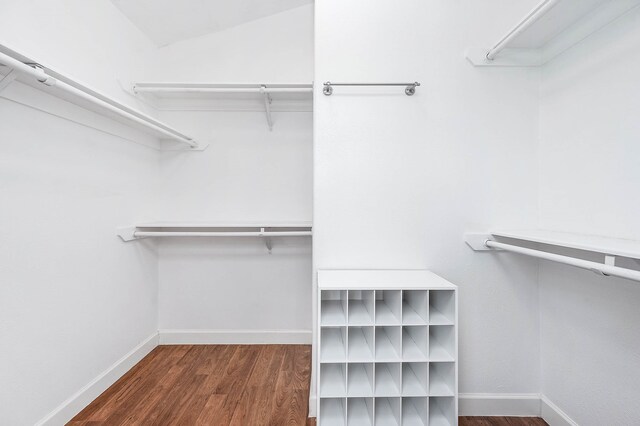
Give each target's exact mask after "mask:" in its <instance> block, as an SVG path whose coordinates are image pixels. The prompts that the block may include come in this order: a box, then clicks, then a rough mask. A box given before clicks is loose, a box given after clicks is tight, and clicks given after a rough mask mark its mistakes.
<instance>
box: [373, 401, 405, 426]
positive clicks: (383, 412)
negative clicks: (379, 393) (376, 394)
mask: <svg viewBox="0 0 640 426" xmlns="http://www.w3.org/2000/svg"><path fill="white" fill-rule="evenodd" d="M375 411H376V417H375V418H376V426H400V416H401V415H400V413H401V412H402V401H401V400H400V398H376V410H375Z"/></svg>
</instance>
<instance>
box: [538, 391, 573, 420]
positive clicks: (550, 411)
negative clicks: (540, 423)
mask: <svg viewBox="0 0 640 426" xmlns="http://www.w3.org/2000/svg"><path fill="white" fill-rule="evenodd" d="M540 405H541V407H540V413H541V414H540V417H542V418H543V419H544V421H545V422H547V423H549V425H550V426H578V423H576V422H574V421H573V420H572V419H571V417H569V416H568V415H567V414H566V413H565V412H564V411H562V410H561V409H560V408H558V406H557V405H555V404H554V403H553V402H551V401H549V399H548V398H547V397H546V396H544V395H540Z"/></svg>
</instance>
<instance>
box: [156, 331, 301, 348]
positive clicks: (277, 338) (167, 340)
mask: <svg viewBox="0 0 640 426" xmlns="http://www.w3.org/2000/svg"><path fill="white" fill-rule="evenodd" d="M159 333H160V344H161V345H222V344H235V345H261V344H281V345H310V344H311V340H312V333H311V330H170V329H169V330H160V331H159Z"/></svg>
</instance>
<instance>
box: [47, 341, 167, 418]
mask: <svg viewBox="0 0 640 426" xmlns="http://www.w3.org/2000/svg"><path fill="white" fill-rule="evenodd" d="M156 346H158V333H153V334H152V335H151V336H149V337H148V338H146V339H145V340H144V341H143V342H142V343H140V344H139V345H138V346H136V347H135V348H133V349H132V350H131V351H130V352H129V353H128V354H126V355H125V356H123V357H122V358H120V359H119V360H118V361H116V362H115V363H114V364H113V365H112V366H111V367H109V368H107V369H106V370H105V371H103V372H102V373H101V374H100V375H99V376H98V377H96V378H95V379H93V380H92V381H91V382H89V383H88V384H87V385H86V386H85V387H83V388H82V389H80V390H79V391H78V392H76V393H75V394H73V395H72V396H71V397H69V398H68V399H67V400H66V401H64V402H63V403H62V404H60V405H59V406H58V407H57V408H56V409H55V410H53V411H52V412H51V413H49V414H47V415H46V416H45V417H44V418H42V419H41V420H40V421H39V422H38V423H36V426H58V425H63V424H66V423H67V422H68V421H69V420H71V419H72V418H73V417H74V416H75V415H76V414H78V413H79V412H80V411H82V409H83V408H85V407H86V406H87V405H89V404H90V403H91V402H92V401H93V400H94V399H96V398H97V397H98V396H99V395H100V394H101V393H102V392H104V391H105V390H107V388H109V386H111V385H112V384H114V383H115V382H116V381H117V380H118V379H119V378H120V377H122V376H123V375H124V374H125V373H126V372H127V371H129V370H130V369H131V368H132V367H133V366H134V365H136V364H137V363H138V362H140V360H142V358H144V357H145V356H147V354H148V353H149V352H151V351H152V350H153V349H154V348H155V347H156Z"/></svg>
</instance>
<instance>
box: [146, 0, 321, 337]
mask: <svg viewBox="0 0 640 426" xmlns="http://www.w3.org/2000/svg"><path fill="white" fill-rule="evenodd" d="M312 37H313V8H312V7H311V6H308V7H301V8H297V9H293V10H291V11H288V12H284V13H281V14H277V15H274V16H271V17H268V18H264V19H261V20H257V21H254V22H250V23H247V24H244V25H241V26H238V27H236V28H232V29H229V30H226V31H221V32H219V33H216V34H211V35H208V36H204V37H200V38H197V39H193V40H189V41H186V42H181V43H176V44H174V45H171V46H168V47H166V48H162V49H159V51H158V56H157V57H156V61H157V63H156V64H157V65H156V66H154V67H151V68H150V71H151V72H152V74H153V75H152V76H150V77H149V79H150V80H152V81H196V82H197V81H205V82H274V81H279V82H307V83H310V82H311V80H312V72H313V69H312V64H313V43H312ZM236 106H237V105H236ZM185 109H186V110H184V111H162V112H161V114H160V116H161V117H162V119H164V120H165V121H167V122H168V123H171V124H173V125H175V126H176V127H179V128H182V129H185V131H188V132H189V133H190V134H193V135H194V137H196V138H197V139H198V140H204V141H206V142H209V143H210V144H211V145H210V146H209V148H208V149H207V150H206V151H204V152H201V153H197V154H196V155H192V154H193V153H175V152H166V153H162V155H161V179H162V182H161V186H162V192H161V197H160V200H159V203H160V207H159V208H158V212H157V214H156V217H155V219H158V220H169V221H196V222H225V223H229V222H234V223H238V222H240V223H247V222H253V223H255V222H301V221H302V222H311V220H312V188H313V187H312V177H313V172H312V164H313V163H312V126H313V121H312V113H311V111H310V108H308V111H307V112H274V113H273V131H269V128H268V126H267V120H266V115H265V112H264V110H263V109H262V107H261V106H260V105H259V104H258V108H256V107H255V106H252V107H250V108H248V109H249V110H248V111H226V112H224V111H211V110H207V109H210V108H206V107H205V108H200V109H202V110H201V111H193V110H190V108H189V107H186V108H185ZM196 109H197V108H196ZM213 109H216V108H213ZM223 109H224V108H223ZM232 109H233V108H232ZM158 244H159V254H160V257H159V264H160V266H159V268H160V328H161V329H197V330H238V329H243V330H311V313H310V310H309V306H310V304H311V241H310V238H308V237H305V238H276V239H274V240H273V253H272V254H269V253H268V251H267V249H266V247H265V245H264V242H263V241H261V240H259V239H254V238H248V239H240V240H239V239H237V238H236V239H234V238H231V239H206V240H198V239H179V240H178V239H172V240H168V239H167V240H163V241H158Z"/></svg>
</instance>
